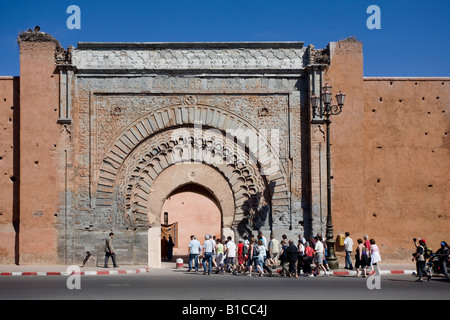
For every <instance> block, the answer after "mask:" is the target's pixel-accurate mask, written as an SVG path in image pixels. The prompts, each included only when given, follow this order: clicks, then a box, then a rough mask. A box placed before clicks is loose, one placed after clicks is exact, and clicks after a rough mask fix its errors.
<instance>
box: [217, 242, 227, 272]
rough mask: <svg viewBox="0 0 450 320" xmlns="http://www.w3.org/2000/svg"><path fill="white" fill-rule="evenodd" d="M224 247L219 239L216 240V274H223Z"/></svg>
mask: <svg viewBox="0 0 450 320" xmlns="http://www.w3.org/2000/svg"><path fill="white" fill-rule="evenodd" d="M224 258H225V257H224V246H223V243H222V240H221V239H220V238H219V239H217V240H216V274H218V273H219V272H224V268H223V267H224V263H223V261H224Z"/></svg>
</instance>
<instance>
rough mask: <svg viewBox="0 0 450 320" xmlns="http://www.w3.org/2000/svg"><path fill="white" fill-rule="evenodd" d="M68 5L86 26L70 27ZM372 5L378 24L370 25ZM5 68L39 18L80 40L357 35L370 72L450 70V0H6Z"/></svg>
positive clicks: (2, 10)
mask: <svg viewBox="0 0 450 320" xmlns="http://www.w3.org/2000/svg"><path fill="white" fill-rule="evenodd" d="M70 5H77V6H79V8H80V10H81V29H80V30H75V29H73V30H70V29H68V28H67V25H66V21H67V19H68V18H69V17H70V14H68V13H66V11H67V8H68V7H69V6H70ZM370 5H377V6H378V7H379V8H380V10H381V29H379V30H377V29H375V30H369V29H368V28H367V25H366V21H367V19H368V18H369V17H370V14H368V13H366V11H367V8H368V7H369V6H370ZM0 15H1V16H0V41H1V44H2V45H1V46H0V61H1V64H0V75H19V49H18V45H17V42H16V39H17V35H18V33H19V32H20V31H23V30H26V29H28V28H31V29H33V28H34V26H35V25H39V26H40V27H41V31H44V32H47V33H50V34H51V35H53V36H54V37H55V38H57V39H58V40H59V41H60V42H61V45H62V46H63V47H65V48H67V46H69V45H73V46H75V47H76V45H77V42H81V41H95V42H116V41H117V42H135V41H136V42H202V41H206V42H210V41H304V43H305V46H307V45H309V44H314V46H315V47H316V48H324V47H326V46H327V44H328V43H329V42H332V41H338V40H342V39H345V38H347V37H349V36H355V37H356V38H357V39H358V40H360V41H362V42H363V50H364V75H365V76H402V77H406V76H423V77H429V76H450V63H449V62H448V57H449V56H450V55H449V52H450V41H449V38H450V37H449V34H450V22H449V20H450V19H449V18H450V1H449V0H436V1H433V0H430V1H424V0H420V1H419V0H408V1H406V0H389V1H385V0H371V1H365V0H350V1H339V0H322V1H313V0H309V1H306V0H276V1H275V0H272V1H267V0H222V1H218V0H172V1H170V0H158V1H155V0H147V1H137V0H128V1H117V0H109V1H103V0H90V1H84V0H27V1H22V0H16V1H7V0H1V3H0Z"/></svg>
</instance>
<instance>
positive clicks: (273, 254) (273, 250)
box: [268, 233, 280, 268]
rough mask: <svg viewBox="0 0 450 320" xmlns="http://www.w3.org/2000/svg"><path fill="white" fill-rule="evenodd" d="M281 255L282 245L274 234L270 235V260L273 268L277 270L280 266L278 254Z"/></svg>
mask: <svg viewBox="0 0 450 320" xmlns="http://www.w3.org/2000/svg"><path fill="white" fill-rule="evenodd" d="M279 253H280V243H279V241H278V240H277V239H276V238H275V235H274V234H273V233H272V234H271V235H270V241H269V259H268V261H269V263H270V264H271V266H272V268H276V267H277V265H278V254H279Z"/></svg>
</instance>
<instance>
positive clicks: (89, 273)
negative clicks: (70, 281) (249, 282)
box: [0, 268, 416, 277]
mask: <svg viewBox="0 0 450 320" xmlns="http://www.w3.org/2000/svg"><path fill="white" fill-rule="evenodd" d="M149 271H150V268H139V269H128V270H99V271H81V272H75V271H74V272H67V271H61V272H54V271H49V272H45V271H38V272H29V271H23V272H15V271H12V272H0V277H2V276H13V277H17V276H70V275H80V276H99V275H121V274H139V273H145V272H149ZM415 272H416V271H415V270H381V271H380V275H401V274H405V275H413V274H415ZM276 273H281V269H277V270H276ZM327 274H328V275H329V276H356V271H328V272H327ZM373 274H375V271H371V272H369V273H367V275H368V276H370V275H373Z"/></svg>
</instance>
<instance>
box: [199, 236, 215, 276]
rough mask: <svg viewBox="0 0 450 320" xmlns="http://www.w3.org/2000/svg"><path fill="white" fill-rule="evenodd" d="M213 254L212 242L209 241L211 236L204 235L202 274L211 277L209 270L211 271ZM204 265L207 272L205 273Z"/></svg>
mask: <svg viewBox="0 0 450 320" xmlns="http://www.w3.org/2000/svg"><path fill="white" fill-rule="evenodd" d="M213 252H214V242H213V240H212V239H211V236H210V235H209V234H207V235H205V242H203V259H202V264H203V270H204V271H203V274H206V273H208V275H211V269H212V256H213ZM206 263H208V272H207V271H206Z"/></svg>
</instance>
